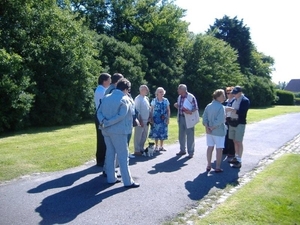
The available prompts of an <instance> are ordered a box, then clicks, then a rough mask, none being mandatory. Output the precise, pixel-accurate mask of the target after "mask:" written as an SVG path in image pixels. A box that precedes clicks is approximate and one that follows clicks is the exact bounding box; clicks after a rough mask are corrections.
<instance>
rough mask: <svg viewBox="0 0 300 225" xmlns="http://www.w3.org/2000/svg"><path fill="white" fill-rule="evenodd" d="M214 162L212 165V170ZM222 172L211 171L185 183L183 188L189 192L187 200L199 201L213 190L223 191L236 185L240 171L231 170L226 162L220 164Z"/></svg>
mask: <svg viewBox="0 0 300 225" xmlns="http://www.w3.org/2000/svg"><path fill="white" fill-rule="evenodd" d="M214 165H215V162H214V163H213V164H212V167H213V168H214ZM222 168H223V169H224V172H222V173H215V172H214V170H213V169H212V170H211V171H210V172H206V171H205V172H203V173H200V174H199V175H198V176H197V177H195V179H194V180H192V181H187V182H185V188H186V189H187V190H188V191H189V195H188V196H189V198H190V199H192V200H201V199H202V198H203V197H204V196H206V195H207V194H208V193H209V192H210V191H211V190H213V189H224V188H226V186H227V185H228V184H232V185H236V184H237V181H238V178H239V176H238V173H239V171H240V169H236V168H231V166H230V164H229V163H227V162H223V163H222Z"/></svg>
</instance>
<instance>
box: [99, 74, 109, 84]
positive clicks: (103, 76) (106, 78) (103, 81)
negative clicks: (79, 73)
mask: <svg viewBox="0 0 300 225" xmlns="http://www.w3.org/2000/svg"><path fill="white" fill-rule="evenodd" d="M110 82H111V75H110V74H109V73H101V74H100V76H99V77H98V85H103V86H104V87H108V86H109V84H110Z"/></svg>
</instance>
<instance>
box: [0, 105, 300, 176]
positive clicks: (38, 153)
mask: <svg viewBox="0 0 300 225" xmlns="http://www.w3.org/2000/svg"><path fill="white" fill-rule="evenodd" d="M172 111H173V112H175V109H172ZM293 112H300V107H299V106H274V107H269V108H261V109H250V110H249V112H248V121H249V123H252V122H255V121H260V120H262V119H266V118H270V117H273V116H276V115H281V114H285V113H293ZM200 114H201V115H202V112H200ZM177 133H178V127H177V121H176V116H173V117H172V118H171V120H170V125H169V140H167V141H166V142H165V143H166V144H171V143H175V142H176V141H177V136H178V134H177ZM203 134H204V128H203V126H202V124H201V123H199V124H197V126H196V132H195V135H196V136H200V135H203ZM95 135H96V132H95V125H94V123H93V122H87V123H83V124H78V125H74V126H64V127H51V128H37V129H29V130H25V131H22V132H17V133H14V134H11V135H5V136H1V137H0V154H1V157H0V181H6V180H11V179H13V178H17V177H20V176H22V175H27V174H32V173H39V172H48V171H57V170H63V169H67V168H71V167H75V166H79V165H82V164H83V163H85V162H87V161H90V160H94V158H95V149H96V147H95V146H96V141H95V139H96V138H95ZM132 143H133V141H131V143H130V151H131V152H132V151H133V144H132Z"/></svg>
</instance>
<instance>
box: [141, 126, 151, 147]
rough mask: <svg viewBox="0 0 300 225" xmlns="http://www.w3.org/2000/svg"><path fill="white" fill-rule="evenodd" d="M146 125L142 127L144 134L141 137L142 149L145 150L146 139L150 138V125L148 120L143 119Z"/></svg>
mask: <svg viewBox="0 0 300 225" xmlns="http://www.w3.org/2000/svg"><path fill="white" fill-rule="evenodd" d="M143 123H144V126H143V127H142V135H141V138H140V149H141V150H144V147H145V143H146V140H147V138H148V132H149V126H147V125H146V124H147V120H143Z"/></svg>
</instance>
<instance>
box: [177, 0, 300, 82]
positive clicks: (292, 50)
mask: <svg viewBox="0 0 300 225" xmlns="http://www.w3.org/2000/svg"><path fill="white" fill-rule="evenodd" d="M297 2H298V1H295V0H285V1H283V0H273V1H272V0H252V1H250V0H175V4H176V5H178V6H179V7H180V8H183V9H186V10H187V12H186V17H184V20H186V21H187V22H189V23H190V25H189V30H190V31H192V32H194V33H196V34H199V33H205V32H206V31H207V30H208V28H209V26H210V25H213V24H214V22H215V20H216V19H222V18H223V17H224V15H227V16H229V17H230V18H234V17H235V16H236V17H237V19H238V20H240V21H241V20H243V25H244V26H246V27H248V28H249V31H250V36H251V41H252V43H254V45H255V46H256V48H257V51H258V52H262V53H263V54H265V55H267V56H271V57H272V58H273V59H274V60H275V64H274V68H275V71H274V72H272V81H273V82H275V83H276V84H277V83H278V82H286V83H288V82H289V81H290V80H291V79H300V70H299V65H300V57H299V54H300V38H299V36H300V35H299V34H300V32H299V25H300V13H299V7H298V3H297Z"/></svg>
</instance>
